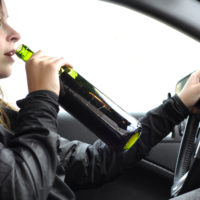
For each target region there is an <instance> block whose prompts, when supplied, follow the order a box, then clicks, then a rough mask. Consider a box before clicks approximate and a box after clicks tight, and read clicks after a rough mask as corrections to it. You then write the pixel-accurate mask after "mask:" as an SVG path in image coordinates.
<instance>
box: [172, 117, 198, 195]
mask: <svg viewBox="0 0 200 200" xmlns="http://www.w3.org/2000/svg"><path fill="white" fill-rule="evenodd" d="M199 117H200V116H199V115H196V114H193V115H190V116H189V117H188V120H187V124H186V128H185V132H184V135H183V137H182V140H181V143H180V148H179V154H178V157H177V162H176V168H175V172H174V183H173V186H172V188H171V196H172V197H175V196H178V195H180V194H183V193H184V192H187V191H189V190H190V189H191V186H192V187H194V189H195V186H196V185H197V184H200V182H199V183H197V182H198V181H197V178H196V177H195V174H196V173H195V172H196V170H197V166H198V167H199V168H200V165H199V164H200V144H199V139H198V138H197V135H198V128H199V121H200V120H199V119H200V118H199ZM198 179H200V177H198Z"/></svg>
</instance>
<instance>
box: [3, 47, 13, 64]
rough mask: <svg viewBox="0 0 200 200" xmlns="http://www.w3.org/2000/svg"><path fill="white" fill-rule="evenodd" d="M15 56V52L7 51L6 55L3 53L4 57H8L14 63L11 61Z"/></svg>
mask: <svg viewBox="0 0 200 200" xmlns="http://www.w3.org/2000/svg"><path fill="white" fill-rule="evenodd" d="M14 54H15V50H11V51H8V52H7V53H5V54H4V55H5V56H7V57H9V58H10V59H11V60H12V61H14V59H13V57H12V56H13V55H14Z"/></svg>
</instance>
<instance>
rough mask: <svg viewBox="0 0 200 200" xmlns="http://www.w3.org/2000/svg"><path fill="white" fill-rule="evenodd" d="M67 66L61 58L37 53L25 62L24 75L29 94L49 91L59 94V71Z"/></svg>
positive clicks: (40, 52)
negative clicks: (25, 75)
mask: <svg viewBox="0 0 200 200" xmlns="http://www.w3.org/2000/svg"><path fill="white" fill-rule="evenodd" d="M64 65H68V64H67V63H66V62H65V61H64V59H63V58H57V57H49V56H46V55H43V54H42V51H38V52H37V53H35V54H33V56H32V57H31V58H30V59H29V60H28V61H27V62H26V74H27V83H28V89H29V92H33V91H36V90H50V91H52V92H54V93H56V94H57V95H59V92H60V82H59V70H60V67H61V66H64Z"/></svg>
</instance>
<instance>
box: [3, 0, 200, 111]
mask: <svg viewBox="0 0 200 200" xmlns="http://www.w3.org/2000/svg"><path fill="white" fill-rule="evenodd" d="M6 2H7V7H8V12H9V22H10V24H11V25H12V26H13V27H14V28H15V29H16V30H17V31H18V32H20V34H21V36H22V40H21V41H20V43H21V42H22V43H25V44H26V45H28V46H29V47H30V48H31V49H32V50H34V51H37V50H39V49H42V50H43V51H44V52H45V53H46V54H49V55H53V56H64V57H65V58H66V60H67V62H69V63H71V64H72V65H73V66H74V69H75V70H76V71H77V72H79V73H80V74H81V75H82V76H83V77H85V78H86V79H87V80H89V81H90V82H91V83H92V84H93V85H95V86H96V87H97V88H98V89H99V90H101V91H102V92H103V93H105V94H106V95H107V96H109V97H110V98H111V99H112V100H113V101H114V102H116V103H117V104H119V105H120V106H121V107H122V108H124V109H125V110H126V111H128V112H138V111H139V112H143V111H147V110H149V109H152V108H153V107H155V106H157V105H159V104H160V103H162V101H163V100H164V99H165V98H167V93H168V92H171V93H172V95H173V94H174V90H175V85H176V82H177V81H178V80H179V79H181V78H182V77H184V76H185V75H187V74H188V73H190V72H192V71H194V70H197V69H199V68H200V57H199V52H200V46H199V43H198V42H196V41H195V40H193V39H191V38H189V37H188V36H186V35H184V34H182V33H181V32H179V31H177V30H174V29H173V28H171V27H169V26H167V25H166V24H163V23H161V22H159V21H157V20H155V19H153V18H151V17H148V16H145V15H143V14H141V13H138V12H136V11H134V10H131V9H129V8H125V7H122V6H119V5H115V4H112V3H107V2H104V1H98V0H96V1H94V0H84V1H83V0H42V1H41V0H34V1H29V0H18V1H13V0H6ZM16 8H17V9H16ZM197 53H198V54H197ZM10 83H12V84H10ZM1 85H2V88H3V89H4V92H5V94H6V99H7V100H8V101H10V102H11V103H13V104H14V103H15V101H16V100H17V99H19V98H23V97H24V96H25V95H26V94H27V86H26V76H25V72H24V64H23V62H22V61H19V60H18V59H17V58H16V63H15V65H14V68H13V75H12V76H11V77H10V78H9V79H8V80H3V81H1ZM13 91H16V92H14V93H13Z"/></svg>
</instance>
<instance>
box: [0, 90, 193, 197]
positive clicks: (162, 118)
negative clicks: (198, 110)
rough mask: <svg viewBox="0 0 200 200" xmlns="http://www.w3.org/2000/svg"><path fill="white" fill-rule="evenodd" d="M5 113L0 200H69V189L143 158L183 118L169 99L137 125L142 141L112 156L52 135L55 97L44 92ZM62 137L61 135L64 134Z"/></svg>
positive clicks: (99, 146) (100, 146) (0, 133)
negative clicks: (7, 126)
mask: <svg viewBox="0 0 200 200" xmlns="http://www.w3.org/2000/svg"><path fill="white" fill-rule="evenodd" d="M17 104H18V106H19V107H20V111H19V112H15V111H12V110H6V112H7V113H8V115H9V117H10V119H11V130H12V131H8V130H7V129H5V128H3V127H2V126H0V199H1V200H5V199H6V200H15V199H19V200H32V199H34V200H43V199H48V200H61V199H62V200H69V199H75V195H74V193H73V191H72V190H71V189H70V187H69V186H72V187H76V188H79V187H90V186H91V185H95V184H101V183H103V182H105V181H107V180H110V179H111V178H113V177H115V176H116V175H117V174H118V173H119V172H120V171H122V170H123V169H125V168H126V167H130V166H131V165H134V164H135V163H136V161H138V160H140V159H141V158H143V157H144V156H145V155H146V154H147V153H148V152H149V150H150V149H151V147H152V146H154V145H155V144H157V143H158V142H159V141H160V140H161V139H162V138H163V137H165V136H166V135H167V134H168V133H169V132H170V131H171V130H172V128H173V127H174V125H176V124H178V123H180V122H181V121H182V120H183V119H184V118H186V116H187V115H188V114H189V112H188V110H187V108H186V107H185V106H184V104H183V103H182V102H181V101H180V99H179V98H178V96H174V97H172V98H170V99H168V100H167V101H165V103H163V104H162V105H161V106H159V107H158V108H155V109H153V110H151V111H150V112H148V113H147V114H146V116H145V117H144V118H143V119H142V120H141V124H142V135H141V138H140V139H139V141H138V142H137V143H136V144H135V145H134V146H133V147H132V148H131V149H130V150H129V151H127V152H124V153H116V152H114V151H112V150H111V149H110V148H109V147H108V146H107V145H105V144H104V143H103V142H101V141H100V140H98V141H96V142H95V143H94V144H93V145H89V144H86V143H83V142H80V141H68V140H67V139H64V138H61V137H60V136H59V135H58V134H57V123H56V117H57V112H58V110H59V106H58V97H57V96H56V95H55V94H54V93H52V92H50V91H37V92H32V93H30V94H29V95H28V96H27V97H26V98H25V99H23V100H20V101H18V102H17ZM66 131H67V130H66Z"/></svg>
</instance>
